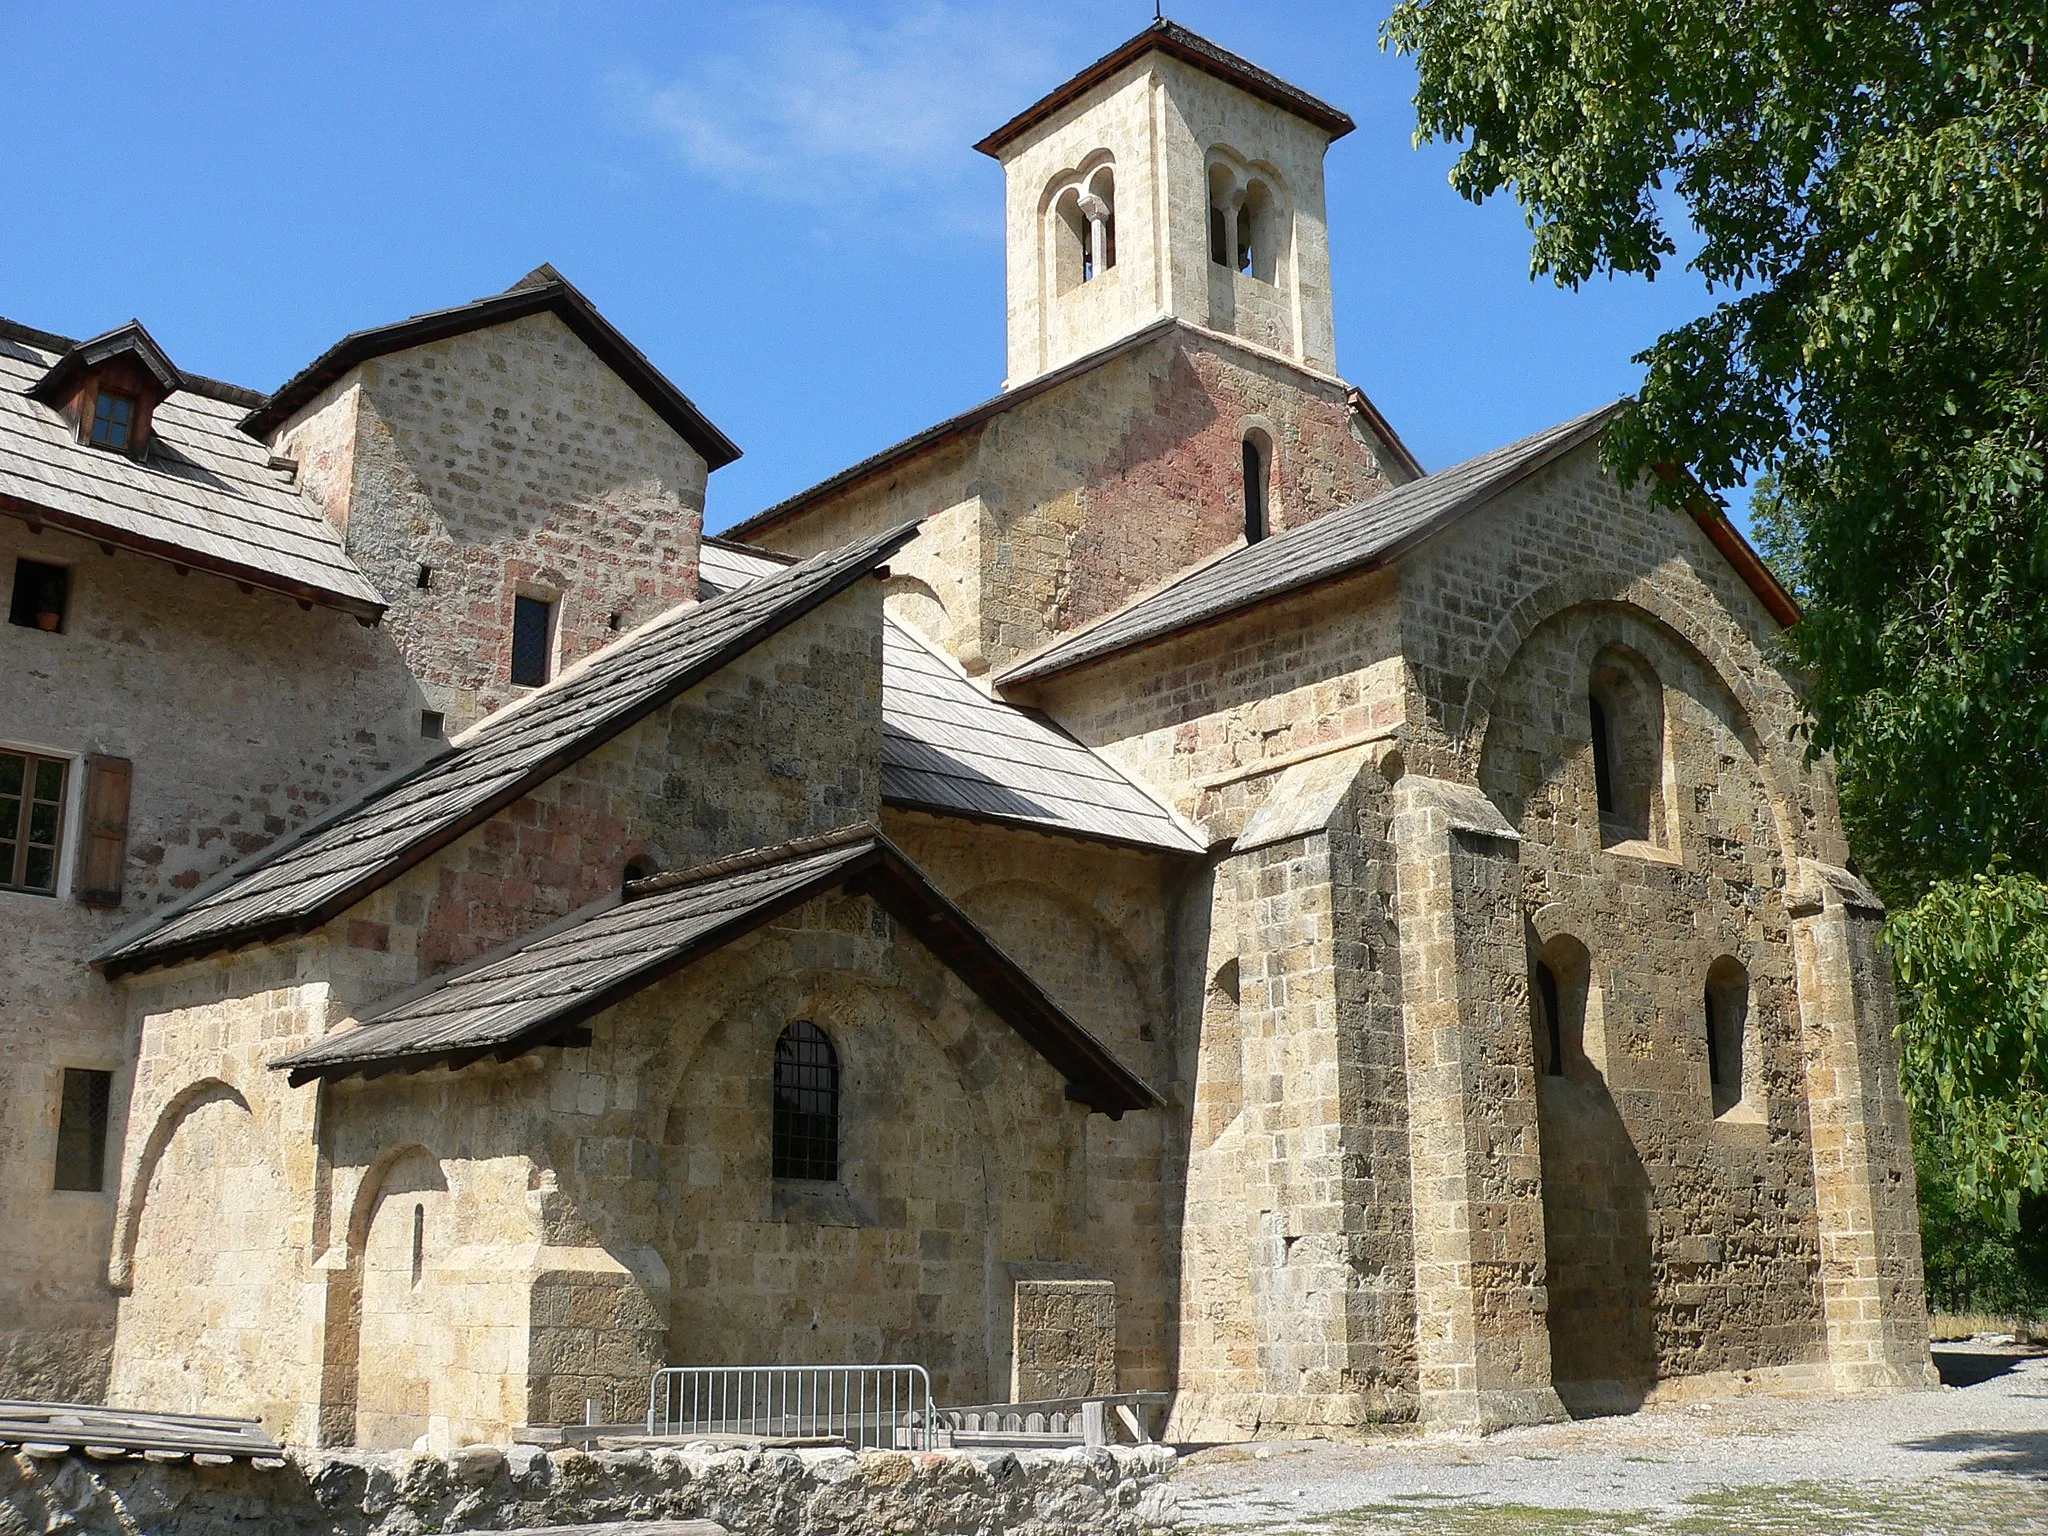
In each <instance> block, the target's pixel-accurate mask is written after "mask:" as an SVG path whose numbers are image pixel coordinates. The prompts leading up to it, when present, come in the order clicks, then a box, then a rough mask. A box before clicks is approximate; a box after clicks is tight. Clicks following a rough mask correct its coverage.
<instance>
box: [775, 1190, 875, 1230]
mask: <svg viewBox="0 0 2048 1536" xmlns="http://www.w3.org/2000/svg"><path fill="white" fill-rule="evenodd" d="M770 1208H771V1211H772V1219H773V1220H776V1221H786V1222H790V1223H792V1224H794V1225H798V1226H807V1227H871V1226H873V1225H874V1224H875V1223H874V1222H873V1221H871V1220H866V1219H863V1217H862V1215H861V1212H860V1210H859V1208H858V1207H857V1206H855V1204H854V1200H853V1191H852V1190H850V1189H848V1188H847V1187H846V1186H845V1185H844V1184H827V1183H824V1182H822V1181H820V1182H813V1181H811V1180H809V1179H777V1180H776V1181H775V1184H774V1189H773V1192H772V1195H771V1198H770Z"/></svg>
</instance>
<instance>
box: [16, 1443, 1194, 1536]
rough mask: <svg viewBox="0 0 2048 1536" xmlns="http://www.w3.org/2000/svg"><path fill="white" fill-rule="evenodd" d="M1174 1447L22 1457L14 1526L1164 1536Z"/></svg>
mask: <svg viewBox="0 0 2048 1536" xmlns="http://www.w3.org/2000/svg"><path fill="white" fill-rule="evenodd" d="M1173 1461H1174V1454H1173V1452H1172V1451H1171V1450H1169V1449H1167V1448H1165V1447H1163V1446H1141V1447H1128V1446H1116V1447H1111V1448H1107V1449H1091V1450H1063V1451H1017V1452H998V1451H989V1452H948V1453H941V1454H921V1453H919V1454H912V1453H905V1452H887V1451H883V1452H872V1451H871V1452H868V1453H866V1454H864V1455H860V1456H856V1455H854V1454H853V1453H852V1452H850V1451H843V1450H815V1451H814V1450H805V1451H786V1450H771V1451H761V1450H751V1449H746V1450H722V1449H719V1448H717V1447H713V1446H709V1445H696V1446H685V1447H680V1448H677V1449H667V1448H664V1449H661V1450H652V1451H649V1450H620V1451H595V1452H592V1451H582V1450H549V1451H542V1450H539V1449H536V1448H534V1447H532V1446H513V1447H510V1448H509V1449H500V1448H498V1447H495V1446H467V1447H464V1448H463V1449H461V1450H459V1451H456V1452H454V1453H453V1454H451V1455H449V1456H445V1457H443V1456H432V1455H420V1454H411V1453H405V1452H381V1451H292V1452H290V1453H289V1454H288V1456H287V1459H286V1460H285V1463H284V1465H283V1466H281V1467H269V1468H263V1467H252V1466H249V1465H248V1464H246V1463H236V1464H234V1465H231V1466H217V1467H206V1466H195V1465H193V1464H191V1463H189V1462H152V1461H146V1460H139V1459H134V1458H128V1459H119V1460H105V1461H102V1460H96V1459H94V1458H91V1457H84V1456H76V1455H62V1456H48V1457H38V1456H30V1455H28V1454H27V1453H25V1452H20V1451H15V1452H10V1453H7V1454H6V1455H4V1457H0V1536H27V1533H34V1536H44V1533H53V1532H63V1533H66V1536H72V1533H76V1536H116V1533H118V1536H140V1533H146V1536H202V1533H203V1536H216V1533H219V1532H230V1531H232V1532H246V1533H250V1536H254V1533H257V1532H262V1533H263V1536H418V1533H424V1532H444V1531H486V1530H505V1529H508V1528H512V1527H535V1526H541V1527H545V1526H558V1525H578V1524H600V1523H610V1522H623V1521H632V1520H639V1521H646V1520H684V1519H692V1518H696V1519H708V1520H713V1521H716V1522H717V1523H718V1524H719V1525H721V1526H723V1527H725V1528H726V1529H727V1530H728V1531H730V1532H732V1533H733V1536H900V1533H907V1532H916V1533H918V1536H950V1533H958V1536H1066V1533H1068V1532H1076V1533H1078V1532H1090V1533H1096V1532H1108V1533H1111V1536H1162V1533H1164V1532H1167V1531H1170V1530H1171V1529H1172V1528H1173V1527H1174V1526H1175V1525H1176V1524H1177V1521H1178V1516H1177V1512H1176V1508H1175V1502H1174V1496H1173V1492H1172V1490H1171V1489H1170V1488H1169V1487H1168V1486H1167V1484H1166V1477H1167V1474H1168V1473H1169V1472H1170V1471H1171V1470H1172V1468H1173Z"/></svg>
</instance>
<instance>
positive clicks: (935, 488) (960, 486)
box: [757, 328, 1394, 672]
mask: <svg viewBox="0 0 2048 1536" xmlns="http://www.w3.org/2000/svg"><path fill="white" fill-rule="evenodd" d="M1251 426H1257V427H1260V428H1261V429H1262V430H1264V431H1265V432H1266V433H1267V434H1268V435H1269V436H1270V438H1271V439H1272V442H1273V450H1274V463H1273V467H1272V476H1271V501H1270V508H1269V519H1270V523H1271V526H1272V527H1273V528H1275V529H1281V528H1288V527H1293V526H1295V525H1297V524H1301V523H1306V522H1309V521H1312V520H1313V519H1315V518H1317V517H1320V516H1322V515H1324V514H1325V513H1327V512H1331V511H1334V510H1335V509H1337V508H1338V507H1342V506H1348V505H1350V504H1352V503H1354V502H1359V501H1364V500H1367V499H1368V498H1370V497H1372V496H1374V495H1377V494H1378V493H1379V492H1380V491H1382V490H1384V489H1386V488H1387V487H1388V486H1389V485H1391V484H1393V483H1394V476H1393V474H1392V473H1391V472H1390V470H1389V469H1388V468H1387V467H1386V466H1384V465H1383V464H1382V463H1381V461H1380V458H1379V456H1378V453H1377V452H1376V450H1375V449H1374V448H1373V446H1372V445H1371V442H1370V439H1369V436H1368V434H1367V433H1366V431H1365V428H1364V426H1363V424H1362V423H1360V422H1359V421H1358V420H1357V419H1356V417H1355V416H1354V413H1353V412H1352V410H1351V407H1350V405H1349V402H1348V399H1347V397H1346V394H1345V391H1344V389H1343V387H1342V386H1341V385H1339V384H1337V383H1336V382H1334V381H1331V380H1324V379H1320V378H1318V377H1316V376H1314V375H1310V374H1304V373H1302V372H1301V371H1300V370H1299V369H1296V368H1293V367H1291V366H1289V365H1288V364H1287V363H1286V362H1285V361H1283V360H1281V359H1278V358H1271V357H1266V356H1263V355H1261V354H1259V353H1256V352H1253V351H1251V350H1249V349H1247V348H1245V347H1242V346H1240V345H1238V344H1237V343H1235V342H1234V341H1232V340H1230V339H1229V338H1226V337H1217V336H1210V335H1206V334H1204V333H1203V332H1200V331H1197V330H1192V329H1188V328H1181V329H1177V330H1175V331H1173V332H1171V333H1169V334H1167V335H1165V336H1162V337H1160V338H1158V339H1156V340H1154V341H1152V342H1149V343H1147V344H1146V345H1145V346H1143V347H1141V348H1139V349H1138V350H1136V351H1135V352H1131V353H1129V354H1127V355H1125V356H1122V357H1118V358H1114V359H1112V360H1110V361H1108V362H1105V363H1102V364H1100V365H1098V366H1096V367H1094V368H1091V369H1089V370H1088V371H1087V372H1085V373H1082V374H1079V375H1077V376H1076V377H1074V378H1071V379H1068V380H1066V381H1064V382H1062V383H1060V384H1059V385H1057V386H1056V387H1054V388H1051V389H1048V390H1046V391H1045V392H1044V393H1043V394H1040V395H1036V396H1034V397H1032V398H1030V399H1028V400H1023V401H1020V402H1018V403H1017V404H1016V405H1014V406H1012V407H1011V408H1010V409H1008V410H1006V411H1004V412H1003V413H1002V414H1001V415H999V416H997V417H995V418H994V419H992V420H991V421H989V422H988V423H987V424H986V425H984V426H982V427H981V428H979V429H978V432H977V435H976V438H975V441H974V446H973V448H972V450H971V451H970V450H967V449H965V448H963V447H960V446H949V447H946V448H942V449H933V450H931V451H930V452H929V453H928V454H927V455H925V456H922V457H920V458H918V459H915V460H912V461H911V462H910V463H908V464H905V465H903V466H900V467H899V468H898V469H896V470H895V471H894V472H892V473H890V474H887V475H884V476H879V477H877V478H876V479H875V480H874V481H870V482H867V483H865V484H861V485H856V486H853V487H849V488H848V489H847V490H845V491H841V492H838V493H835V494H833V495H829V496H825V497H821V498H819V500H818V501H816V502H815V503H812V504H811V505H809V506H807V507H806V508H804V509H803V511H802V512H801V513H800V514H798V515H796V516H794V517H791V518H790V519H788V520H787V521H785V522H781V523H778V524H776V525H774V526H773V527H770V528H766V529H764V530H762V532H761V533H760V534H759V536H758V538H757V542H759V543H760V544H762V545H763V546H765V547H768V548H773V549H778V550H782V551H784V552H786V553H790V554H805V555H808V554H813V553H816V552H817V551H818V550H821V549H829V548H833V547H835V546H837V545H840V544H843V543H845V542H847V541H848V540H850V539H853V538H856V537H859V536H860V535H862V534H863V533H866V532H869V531H871V530H874V529H879V528H884V527H888V526H890V525H891V524H894V523H897V522H901V521H903V520H904V519H905V518H909V517H915V516H929V515H931V514H933V513H938V514H940V516H938V517H937V518H936V519H935V521H934V522H932V523H930V524H928V525H927V526H926V528H925V529H924V530H923V531H922V532H921V533H920V535H919V537H918V538H917V539H916V540H915V541H914V542H913V543H912V544H910V545H909V546H908V547H907V548H906V549H905V550H904V551H903V552H902V553H901V554H900V555H897V556H895V557H894V558H892V559H891V561H890V568H891V569H892V570H894V571H896V572H899V573H901V574H903V575H905V576H908V577H914V578H915V579H917V580H918V581H919V582H920V583H922V585H923V588H924V589H925V591H926V592H928V594H929V596H928V597H927V598H926V599H925V611H924V614H923V615H922V616H920V614H919V613H917V612H915V611H909V612H906V613H905V614H904V615H902V616H903V617H906V618H908V619H909V620H910V621H911V622H913V623H915V624H917V626H918V627H919V628H920V629H921V630H923V631H924V632H925V633H927V634H930V635H932V636H933V638H934V639H937V640H939V641H940V642H941V643H943V644H945V645H946V646H948V647H949V648H950V649H951V650H952V651H953V653H954V654H955V655H956V656H958V657H959V658H960V660H961V663H962V664H963V665H964V666H966V667H967V668H968V669H969V670H970V671H975V672H979V671H982V670H985V669H988V668H999V667H1001V666H1002V665H1003V664H1005V663H1006V662H1009V661H1012V660H1015V659H1016V658H1018V657H1020V656H1023V655H1026V654H1028V653H1029V652H1031V651H1035V650H1037V649H1038V648H1039V647H1041V646H1043V645H1044V644H1045V643H1046V642H1047V641H1049V640H1051V639H1052V638H1053V637H1054V636H1055V635H1058V634H1061V633H1064V632H1066V631H1068V630H1072V629H1076V628H1079V627H1080V626H1081V625H1084V624H1086V623H1089V622H1090V621H1091V620H1094V619H1096V618H1099V617H1100V616H1101V615H1103V614H1105V613H1108V612H1110V611H1111V610H1113V609H1115V608H1118V607H1121V606H1122V605H1123V604H1124V603H1126V602H1128V601H1129V600H1130V599H1131V598H1133V597H1135V596H1137V595H1138V594H1139V593H1141V592H1144V591H1147V590H1149V589H1150V588H1152V587H1154V586H1157V585H1159V584H1160V583H1161V582H1164V581H1166V580H1167V579H1169V578H1170V577H1173V576H1175V575H1178V574H1179V573H1180V572H1182V571H1184V570H1186V569H1187V568H1188V567H1190V566H1193V565H1196V564H1198V563H1200V562H1201V561H1203V560H1206V559H1208V558H1209V557H1211V556H1213V555H1216V554H1219V553H1221V552H1222V551H1224V550H1226V549H1229V548H1230V547H1231V546H1232V545H1233V544H1237V543H1240V542H1242V540H1243V538H1244V463H1243V449H1242V443H1243V439H1244V434H1245V431H1246V429H1247V428H1248V427H1251ZM933 610H937V611H936V612H934V611H933ZM940 614H942V615H943V617H940Z"/></svg>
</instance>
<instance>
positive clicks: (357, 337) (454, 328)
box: [240, 269, 740, 469]
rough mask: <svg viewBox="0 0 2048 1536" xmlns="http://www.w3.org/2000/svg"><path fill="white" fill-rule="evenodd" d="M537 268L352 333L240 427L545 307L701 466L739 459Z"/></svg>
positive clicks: (658, 376)
mask: <svg viewBox="0 0 2048 1536" xmlns="http://www.w3.org/2000/svg"><path fill="white" fill-rule="evenodd" d="M543 270H545V271H548V272H550V273H551V275H549V276H548V277H546V278H544V279H542V280H541V281H539V282H531V285H530V286H527V285H525V284H522V285H521V286H517V287H513V288H510V289H507V290H506V291H505V292H504V293H498V294H492V295H490V296H489V297H487V298H481V299H475V300H472V301H471V302H470V303H467V304H458V305H455V306H453V307H452V308H449V309H438V310H432V311H430V312H428V313H426V314H423V315H414V316H413V317H411V318H410V319H407V320H399V321H396V322H394V323H393V324H390V325H380V326H373V327H371V328H369V329H367V330H361V331H352V332H351V333H349V334H348V335H347V336H344V337H342V339H341V340H340V341H338V342H336V343H335V344H334V345H333V346H331V347H329V348H328V349H327V350H326V351H325V352H323V353H321V354H320V356H319V357H317V358H315V359H314V360H313V361H312V362H311V363H309V364H308V365H307V366H306V367H304V368H302V369H301V370H300V371H299V372H298V373H296V374H294V375H293V376H292V377H291V378H290V379H288V380H286V381H285V382H284V384H282V385H281V386H279V388H278V390H277V392H276V393H275V394H273V395H271V396H270V397H269V398H268V399H267V400H265V401H264V403H263V404H261V405H259V406H258V407H257V408H256V409H254V410H252V411H251V412H250V413H249V414H248V415H247V416H245V417H243V418H242V421H241V423H240V425H241V430H242V431H243V432H245V433H247V434H248V435H249V436H251V437H253V438H256V439H257V440H258V441H267V440H268V438H269V435H270V433H271V432H273V431H275V430H276V429H277V428H278V427H280V426H282V425H283V424H284V422H285V421H287V420H288V419H289V418H290V417H291V415H292V414H293V413H294V412H295V411H297V410H298V409H299V408H300V407H301V406H303V405H305V404H306V403H307V402H308V401H310V400H312V399H313V398H314V397H315V396H316V395H318V394H319V393H320V391H321V390H323V389H325V388H326V387H327V386H328V385H330V384H332V383H333V382H334V381H335V380H336V379H339V378H341V377H342V376H343V375H344V374H346V373H347V372H348V371H349V370H350V369H351V368H354V367H356V366H357V365H358V364H360V363H364V362H368V361H369V360H371V359H372V358H377V357H384V356H387V355H389V354H390V353H393V352H402V351H404V350H406V349H407V348H410V347H419V346H426V345H428V344H430V343H432V342H437V341H446V340H448V339H449V338H451V337H455V336H463V335H467V334H468V333H470V332H471V331H479V330H485V329H488V328H489V327H491V326H494V325H504V324H507V323H509V322H511V321H514V320H521V319H524V318H525V317H526V316H528V315H533V314H539V313H540V312H541V311H543V310H549V311H552V312H553V313H554V314H555V315H557V316H558V317H559V318H560V319H561V321H562V322H563V324H565V325H567V326H568V327H569V329H570V330H571V331H572V332H573V333H574V334H575V335H576V337H577V338H578V339H579V340H580V341H582V343H583V344H584V345H585V346H587V347H589V348H590V350H591V351H592V352H593V353H595V354H596V355H597V357H598V359H599V360H600V361H602V362H603V363H604V364H605V365H606V366H607V367H608V368H610V369H611V370H612V372H614V373H616V374H617V375H618V376H619V377H620V378H621V379H623V380H624V381H625V382H626V384H627V385H628V386H629V387H631V389H632V390H633V392H634V393H635V394H637V395H638V396H640V398H641V399H642V400H644V401H645V402H646V403H647V405H648V406H649V408H650V409H652V410H653V411H654V413H655V414H656V415H657V416H659V417H660V418H661V419H662V420H663V421H665V422H666V423H668V425H669V426H670V427H671V428H673V429H674V430H675V431H676V433H677V434H678V435H679V436H681V437H682V438H683V440H684V441H685V442H687V443H689V444H690V446H691V447H693V448H695V449H696V450H697V451H698V453H700V454H702V455H703V457H704V461H705V465H706V467H707V468H708V469H717V468H719V467H720V466H722V465H726V464H730V463H731V462H732V461H733V460H734V459H737V458H738V457H739V456H740V450H739V447H738V445H737V444H735V443H734V442H733V440H732V439H731V438H729V437H727V436H726V435H725V434H724V433H723V432H721V431H720V430H719V429H718V428H717V427H715V426H713V425H712V423H711V421H710V419H709V418H708V417H706V416H705V415H704V413H703V412H702V411H700V410H698V408H697V407H696V405H695V404H694V403H693V402H692V401H691V400H690V398H689V396H687V395H685V394H684V393H683V392H682V391H681V390H680V389H678V388H677V387H676V386H675V384H674V383H673V382H672V381H671V380H670V379H669V378H668V376H667V375H666V374H664V373H662V371H661V370H660V369H658V368H656V367H655V366H654V364H653V363H652V362H650V361H649V360H648V358H647V355H646V354H645V353H643V352H642V351H641V350H640V349H639V348H638V347H636V346H634V345H633V343H632V342H630V341H628V340H627V339H626V337H625V336H624V335H623V334H622V333H621V332H620V331H619V329H618V328H617V327H616V326H614V325H613V324H612V323H611V322H610V321H609V320H607V319H605V317H604V316H603V315H602V314H601V313H599V311H598V309H597V306H596V305H594V304H592V303H591V302H590V300H589V299H587V298H585V297H584V295H583V294H582V292H581V291H580V290H579V289H577V287H576V286H575V285H574V284H573V283H571V282H569V281H568V279H566V278H564V277H562V276H561V275H560V274H558V273H553V272H552V269H543ZM528 282H530V279H529V280H528Z"/></svg>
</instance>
